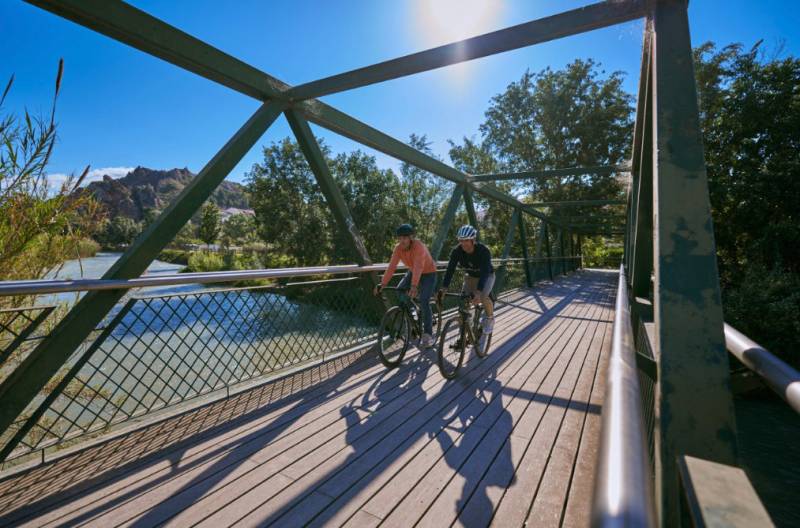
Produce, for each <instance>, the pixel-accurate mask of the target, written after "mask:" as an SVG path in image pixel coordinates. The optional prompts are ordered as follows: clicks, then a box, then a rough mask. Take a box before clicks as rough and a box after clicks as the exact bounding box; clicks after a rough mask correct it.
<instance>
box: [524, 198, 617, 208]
mask: <svg viewBox="0 0 800 528" xmlns="http://www.w3.org/2000/svg"><path fill="white" fill-rule="evenodd" d="M526 205H527V206H528V207H596V206H598V207H599V206H603V205H627V202H626V201H625V200H576V201H572V202H537V203H529V204H526Z"/></svg>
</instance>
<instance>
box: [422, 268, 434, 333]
mask: <svg viewBox="0 0 800 528" xmlns="http://www.w3.org/2000/svg"><path fill="white" fill-rule="evenodd" d="M435 287H436V274H435V273H425V274H423V275H422V277H421V278H420V280H419V288H418V294H417V295H418V296H419V304H420V310H422V327H423V332H424V333H426V334H428V335H433V312H432V311H431V297H432V296H433V290H434V288H435Z"/></svg>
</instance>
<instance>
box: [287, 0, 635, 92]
mask: <svg viewBox="0 0 800 528" xmlns="http://www.w3.org/2000/svg"><path fill="white" fill-rule="evenodd" d="M645 4H646V2H644V1H643V0H627V1H616V2H600V3H597V4H592V5H589V6H586V7H581V8H578V9H573V10H572V11H566V12H564V13H560V14H558V15H553V16H549V17H546V18H541V19H538V20H533V21H531V22H526V23H524V24H519V25H517V26H512V27H509V28H505V29H501V30H499V31H494V32H492V33H486V34H485V35H480V36H477V37H472V38H469V39H466V40H462V41H460V42H454V43H451V44H446V45H444V46H439V47H437V48H432V49H429V50H426V51H421V52H418V53H413V54H411V55H406V56H405V57H400V58H397V59H393V60H388V61H385V62H381V63H379V64H374V65H372V66H366V67H364V68H358V69H356V70H352V71H349V72H345V73H340V74H338V75H333V76H331V77H326V78H324V79H319V80H316V81H312V82H309V83H306V84H302V85H300V86H297V87H296V88H293V89H292V90H290V91H289V95H290V96H291V97H292V99H293V100H301V99H311V98H315V97H322V96H323V95H329V94H332V93H337V92H342V91H345V90H352V89H353V88H358V87H361V86H367V85H370V84H375V83H380V82H384V81H388V80H390V79H397V78H399V77H405V76H407V75H413V74H415V73H420V72H424V71H429V70H434V69H437V68H442V67H444V66H449V65H451V64H458V63H460V62H465V61H469V60H473V59H478V58H481V57H486V56H488V55H494V54H497V53H502V52H505V51H509V50H514V49H518V48H523V47H526V46H531V45H533V44H538V43H541V42H547V41H550V40H554V39H558V38H562V37H566V36H569V35H575V34H578V33H583V32H586V31H591V30H594V29H599V28H603V27H607V26H611V25H614V24H619V23H622V22H627V21H629V20H634V19H636V18H641V17H643V16H644V15H645Z"/></svg>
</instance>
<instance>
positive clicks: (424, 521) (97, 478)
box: [0, 271, 616, 527]
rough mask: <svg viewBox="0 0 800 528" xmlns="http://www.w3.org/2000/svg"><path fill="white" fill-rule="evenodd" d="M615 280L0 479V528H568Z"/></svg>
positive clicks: (533, 296)
mask: <svg viewBox="0 0 800 528" xmlns="http://www.w3.org/2000/svg"><path fill="white" fill-rule="evenodd" d="M615 279H616V273H605V272H598V271H583V272H580V273H576V274H573V275H572V276H570V277H567V278H564V279H561V280H559V281H557V282H556V283H554V284H545V285H542V286H540V287H537V288H536V289H535V290H529V291H524V292H519V293H517V294H512V295H511V296H509V297H507V298H506V299H505V301H506V302H502V303H499V305H498V306H499V309H498V313H497V324H496V327H495V334H494V342H493V349H492V351H491V354H490V355H489V356H488V357H487V358H485V359H483V360H479V359H477V358H475V357H470V358H469V362H468V363H467V364H466V366H465V368H463V369H462V371H461V374H460V377H459V378H458V379H457V380H454V381H450V382H445V381H444V380H443V379H442V377H441V376H440V375H439V372H438V370H437V368H436V365H435V357H434V354H433V353H432V352H431V353H429V352H417V353H415V354H410V357H407V358H406V361H405V362H404V364H403V365H402V366H401V367H400V368H399V369H396V370H393V371H386V370H385V369H384V368H383V367H382V366H381V365H380V364H379V363H378V362H377V361H376V360H375V359H374V358H372V357H362V358H357V357H349V356H348V357H343V358H340V359H338V360H337V361H333V362H328V363H325V364H323V365H320V366H318V367H315V368H314V369H309V370H306V371H304V372H302V373H298V374H296V375H293V376H290V377H287V378H284V379H283V380H280V381H278V382H275V383H271V384H268V385H266V386H263V387H259V388H257V389H253V390H251V391H248V392H245V393H242V394H240V395H237V396H235V397H231V398H229V399H227V400H225V401H223V402H218V403H215V404H212V405H209V406H206V407H204V408H202V409H200V410H198V411H194V412H191V413H188V414H185V415H182V416H180V417H176V418H174V419H171V420H168V421H166V422H163V423H161V424H159V425H156V426H151V427H149V428H146V429H144V430H140V431H137V432H134V433H130V434H128V435H125V436H123V437H121V438H118V439H115V440H112V441H110V442H106V443H104V444H102V445H99V446H97V447H94V448H90V449H87V450H83V451H81V452H79V453H76V454H74V455H71V456H68V457H65V458H62V459H59V460H57V461H55V462H52V463H49V464H46V465H43V466H40V467H37V468H34V469H31V470H28V471H26V472H24V473H21V474H19V475H16V476H14V477H11V478H8V479H6V480H5V481H3V482H0V525H6V524H23V525H30V526H54V525H61V524H69V525H78V524H84V523H85V524H88V525H93V526H104V527H106V526H122V525H125V526H128V525H135V526H153V525H157V524H161V523H165V522H166V523H168V524H170V525H176V526H189V525H195V524H200V525H203V526H210V527H219V526H228V525H234V524H235V525H237V526H249V525H269V524H275V525H278V526H300V525H303V524H306V523H311V524H314V525H334V526H339V525H348V526H359V527H362V526H377V525H381V526H411V525H415V524H416V525H420V526H436V527H439V526H448V525H451V524H452V523H455V524H462V525H468V526H484V525H487V524H489V523H493V524H495V525H497V526H522V525H524V524H525V522H526V521H527V522H528V525H529V526H556V525H565V526H585V525H587V524H588V515H589V505H590V497H591V490H592V485H593V483H592V481H593V475H594V466H595V457H596V450H597V441H598V436H599V426H600V411H601V408H602V403H603V392H604V380H605V375H604V366H605V364H606V361H607V355H608V351H609V348H610V340H611V327H612V320H613V301H614V299H613V295H614V286H615Z"/></svg>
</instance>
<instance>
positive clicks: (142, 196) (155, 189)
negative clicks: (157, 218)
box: [83, 167, 249, 221]
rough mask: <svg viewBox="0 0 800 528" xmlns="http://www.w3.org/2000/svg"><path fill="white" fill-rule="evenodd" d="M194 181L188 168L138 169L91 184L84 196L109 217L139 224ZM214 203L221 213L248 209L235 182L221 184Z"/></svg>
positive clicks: (245, 198) (244, 195)
mask: <svg viewBox="0 0 800 528" xmlns="http://www.w3.org/2000/svg"><path fill="white" fill-rule="evenodd" d="M194 177H195V174H194V173H193V172H191V171H190V170H189V169H185V168H184V169H172V170H168V171H163V170H152V169H147V168H145V167H136V169H134V170H133V171H131V172H129V173H128V174H127V175H126V176H124V177H122V178H118V179H113V178H111V177H110V176H103V180H102V181H96V182H92V183H90V184H89V185H87V186H86V188H85V190H83V192H89V193H91V194H92V195H94V197H95V199H97V200H98V201H99V202H100V203H101V204H103V205H104V206H105V209H106V211H107V214H108V215H109V217H114V216H127V217H128V218H132V219H134V220H136V221H140V220H142V218H144V213H145V211H146V210H148V209H156V210H162V209H164V208H165V207H167V206H168V205H169V204H170V202H172V200H173V199H174V198H175V197H176V196H177V195H178V194H179V193H180V192H181V190H183V188H184V187H185V186H186V185H187V184H188V183H189V182H190V181H192V179H193V178H194ZM211 202H213V203H215V204H216V205H217V206H219V207H220V208H221V209H227V208H231V207H234V208H238V209H248V208H249V205H248V200H247V195H246V194H245V190H244V186H242V185H240V184H238V183H234V182H222V184H221V185H220V186H219V187H218V188H217V190H216V191H214V194H212V195H211Z"/></svg>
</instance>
